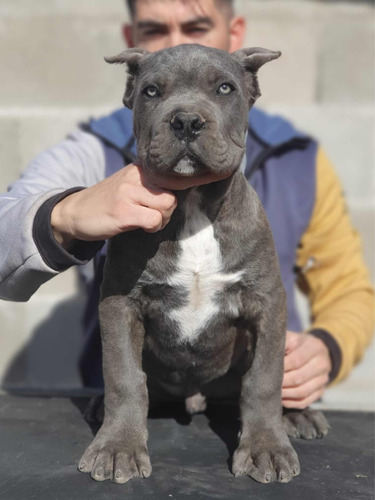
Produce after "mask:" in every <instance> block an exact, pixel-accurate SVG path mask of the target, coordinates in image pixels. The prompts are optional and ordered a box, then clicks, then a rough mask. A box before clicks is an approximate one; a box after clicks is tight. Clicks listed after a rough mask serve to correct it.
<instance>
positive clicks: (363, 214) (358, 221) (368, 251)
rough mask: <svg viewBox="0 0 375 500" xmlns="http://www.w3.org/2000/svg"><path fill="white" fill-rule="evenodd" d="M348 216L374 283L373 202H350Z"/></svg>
mask: <svg viewBox="0 0 375 500" xmlns="http://www.w3.org/2000/svg"><path fill="white" fill-rule="evenodd" d="M349 210H350V217H351V220H352V223H353V225H354V227H355V228H356V229H357V231H358V232H359V234H360V235H361V238H362V244H363V257H364V260H365V263H366V265H367V268H368V270H369V273H370V279H371V281H372V283H374V284H375V259H374V255H375V203H374V200H371V201H370V202H369V203H366V204H363V203H351V204H350V206H349Z"/></svg>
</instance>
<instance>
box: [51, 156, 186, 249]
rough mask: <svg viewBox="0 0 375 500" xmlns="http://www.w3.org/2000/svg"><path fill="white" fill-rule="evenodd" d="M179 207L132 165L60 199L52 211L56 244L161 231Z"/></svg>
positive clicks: (174, 199)
mask: <svg viewBox="0 0 375 500" xmlns="http://www.w3.org/2000/svg"><path fill="white" fill-rule="evenodd" d="M176 205H177V201H176V197H175V195H174V194H173V193H171V192H170V191H166V190H162V189H159V188H157V187H154V186H151V185H149V184H147V182H146V181H145V179H144V178H143V176H142V171H141V169H140V168H139V167H137V166H135V165H132V164H130V165H128V166H127V167H125V168H123V169H121V170H120V171H118V172H116V173H115V174H113V175H111V176H110V177H108V178H107V179H104V180H103V181H101V182H99V183H98V184H95V186H92V187H90V188H87V189H83V190H82V191H78V192H76V193H73V194H71V195H69V196H67V197H66V198H64V199H63V200H61V201H60V202H59V203H58V204H57V205H56V206H55V207H54V209H53V211H52V215H51V225H52V229H53V232H54V236H55V238H56V239H57V241H58V242H59V243H60V244H62V245H63V246H64V247H65V248H68V246H69V244H70V242H71V241H72V240H74V239H79V240H85V241H99V240H104V239H106V238H110V237H112V236H115V235H117V234H119V233H122V232H124V231H130V230H132V229H139V228H142V229H144V230H145V231H147V232H150V233H153V232H156V231H159V230H160V229H162V228H163V227H165V225H166V224H167V223H168V222H169V220H170V218H171V216H172V213H173V211H174V209H175V208H176Z"/></svg>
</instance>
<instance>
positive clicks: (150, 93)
mask: <svg viewBox="0 0 375 500" xmlns="http://www.w3.org/2000/svg"><path fill="white" fill-rule="evenodd" d="M143 93H144V94H146V95H147V97H151V98H152V97H159V96H160V92H159V89H158V88H157V87H155V85H149V86H148V87H146V88H145V89H144V91H143Z"/></svg>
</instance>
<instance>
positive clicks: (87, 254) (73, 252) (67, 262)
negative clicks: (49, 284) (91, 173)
mask: <svg viewBox="0 0 375 500" xmlns="http://www.w3.org/2000/svg"><path fill="white" fill-rule="evenodd" d="M82 189H84V188H82V187H76V188H71V189H68V190H67V191H64V192H62V193H59V194H57V195H55V196H52V197H51V198H49V199H48V200H46V201H45V202H44V203H43V204H42V205H41V206H40V208H39V210H38V211H37V213H36V215H35V218H34V224H33V239H34V242H35V245H36V247H37V249H38V251H39V253H40V256H41V257H42V259H43V260H44V262H45V263H46V264H47V265H48V266H49V267H50V268H52V269H54V270H55V271H65V270H66V269H68V268H69V267H71V266H74V265H82V264H86V263H87V262H88V261H89V260H91V259H92V258H93V257H94V255H95V254H96V253H97V252H98V251H99V250H100V249H101V247H102V246H103V245H104V241H81V240H76V239H71V241H70V242H69V244H68V248H64V246H63V245H62V244H60V242H59V241H58V239H57V238H56V237H55V234H54V232H53V229H52V225H51V215H52V211H53V209H54V207H55V206H56V205H57V204H58V203H59V202H60V201H61V200H62V199H64V198H66V197H67V196H69V195H70V194H73V193H75V192H78V191H80V190H82Z"/></svg>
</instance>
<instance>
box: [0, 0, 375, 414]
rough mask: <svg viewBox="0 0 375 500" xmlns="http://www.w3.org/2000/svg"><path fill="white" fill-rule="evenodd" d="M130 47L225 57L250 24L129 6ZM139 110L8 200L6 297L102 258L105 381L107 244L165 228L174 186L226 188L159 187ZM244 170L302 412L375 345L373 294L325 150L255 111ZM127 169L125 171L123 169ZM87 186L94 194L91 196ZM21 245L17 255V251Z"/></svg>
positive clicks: (92, 355)
mask: <svg viewBox="0 0 375 500" xmlns="http://www.w3.org/2000/svg"><path fill="white" fill-rule="evenodd" d="M128 4H129V8H130V11H131V15H132V24H131V25H126V26H125V27H124V37H125V40H126V42H127V44H128V46H129V47H132V46H140V47H143V48H145V49H148V50H150V51H154V50H158V49H162V48H166V47H169V46H172V45H177V44H180V43H200V44H202V45H208V46H212V47H217V48H220V49H224V50H228V51H230V52H232V51H234V50H236V49H238V48H240V47H241V46H242V42H243V37H244V32H245V21H244V19H243V18H242V17H238V16H235V15H234V12H233V5H232V2H231V1H230V0H152V1H150V0H133V1H128ZM131 128H132V123H131V113H130V112H129V110H127V109H122V110H120V111H117V112H115V113H113V114H112V115H110V116H109V117H105V118H103V119H101V120H96V121H91V122H90V123H89V124H87V125H86V126H85V127H83V129H81V130H77V131H75V132H73V133H72V134H71V135H70V136H69V138H68V139H67V140H66V141H64V142H62V143H61V144H59V145H58V146H56V147H54V148H53V149H51V150H49V151H46V152H45V153H43V154H42V155H40V156H39V157H37V158H36V159H35V160H34V161H33V162H32V163H31V164H30V165H29V167H28V169H27V170H26V172H25V174H24V175H23V177H22V178H21V179H20V180H19V181H17V182H15V183H14V184H13V186H11V188H10V190H9V192H8V194H6V195H3V196H2V197H0V214H1V220H2V224H1V232H0V238H1V245H2V248H3V249H4V248H5V249H7V250H6V251H5V252H4V251H2V254H1V256H0V273H1V280H0V296H1V297H2V298H4V299H8V300H27V299H28V298H29V297H30V296H31V295H32V293H34V291H35V290H36V289H37V288H38V287H39V286H40V285H41V284H42V283H43V282H45V281H46V280H48V279H50V278H51V277H52V276H54V275H55V274H57V273H58V272H61V271H63V270H65V269H67V268H68V267H70V266H72V265H79V266H80V265H82V264H85V263H86V262H87V261H88V260H89V259H91V258H92V257H94V256H95V264H96V275H95V278H94V279H93V280H89V283H88V289H89V294H90V296H89V303H88V309H87V314H86V317H85V327H86V330H87V342H86V348H85V352H84V356H83V358H82V372H83V377H84V380H85V382H86V383H87V384H88V385H101V384H102V375H101V371H100V365H101V359H100V337H99V330H98V320H97V312H96V309H97V303H98V293H99V292H98V290H99V284H100V281H101V273H102V267H103V262H104V258H105V249H104V248H103V240H104V239H106V238H109V237H111V236H114V235H116V234H118V233H120V232H122V231H129V230H133V229H138V228H142V229H143V230H145V231H149V232H156V231H158V230H160V229H161V228H162V227H164V226H165V225H166V224H167V223H168V221H169V219H170V217H171V214H172V213H173V210H174V209H175V207H176V198H175V195H174V194H173V191H174V190H178V189H186V188H188V187H190V186H191V185H193V184H203V183H207V182H213V181H215V180H219V178H214V177H212V176H211V177H202V178H199V179H194V180H193V181H192V180H186V179H179V180H176V181H173V182H169V183H168V184H163V185H156V183H155V182H156V181H155V180H153V181H152V182H151V181H150V179H146V178H145V177H144V175H143V173H142V170H141V168H139V167H138V166H136V165H134V164H133V163H132V161H133V160H134V159H135V153H136V151H135V144H134V139H133V137H132V131H131ZM246 149H247V157H246V164H245V165H244V172H245V175H246V177H247V179H248V180H249V182H250V183H251V184H252V185H253V187H254V188H255V189H256V191H257V192H258V194H259V196H260V198H261V200H262V202H263V204H264V206H265V209H266V212H267V215H268V217H269V219H270V224H271V228H272V230H273V232H274V236H275V243H276V248H277V251H278V255H279V260H280V264H281V271H282V277H283V281H284V286H285V288H286V291H287V295H288V318H289V323H288V328H289V331H288V332H287V341H286V355H285V375H284V380H283V391H282V398H283V405H284V406H285V407H289V408H305V407H306V406H308V405H309V404H311V403H313V402H314V401H316V400H317V399H318V398H319V397H320V396H321V395H322V394H323V392H324V390H325V388H326V386H327V384H328V383H329V382H331V383H332V382H336V381H338V380H341V379H342V378H344V377H345V376H346V375H347V374H348V373H349V372H350V370H351V368H352V367H353V365H354V363H355V362H357V361H358V360H359V359H360V357H361V355H362V353H363V351H364V349H365V347H366V346H367V344H368V343H369V341H370V339H371V336H372V333H373V328H374V319H373V305H374V304H373V290H372V288H371V285H370V283H369V280H368V276H367V271H366V269H365V267H364V265H363V262H362V259H361V255H360V244H359V239H358V236H357V235H356V234H355V232H354V231H353V229H352V227H351V225H350V222H349V219H348V215H347V213H346V210H345V204H344V200H343V198H342V195H341V187H340V185H339V182H338V180H337V178H336V176H335V174H334V172H333V170H332V167H331V165H330V164H329V162H328V160H327V158H326V157H325V155H324V153H323V151H322V150H321V148H320V147H319V146H318V145H317V144H316V143H315V141H313V140H312V139H310V138H308V137H305V136H303V135H302V134H300V133H299V132H297V131H296V130H294V129H293V127H292V126H291V125H290V124H289V123H287V122H285V121H284V120H281V119H280V118H273V117H268V116H267V115H265V114H264V113H262V112H260V111H259V110H257V109H254V110H252V111H251V113H250V122H249V134H248V139H247V144H246ZM126 164H128V165H127V166H126V168H123V166H124V165H126ZM82 187H85V188H86V189H83V188H82ZM10 249H12V250H10ZM296 279H298V282H299V284H300V286H301V287H303V288H304V289H305V291H306V293H308V294H309V298H310V301H311V308H312V326H311V328H310V329H309V331H308V332H302V331H301V330H302V327H301V323H300V320H299V318H298V313H297V310H296V306H295V299H294V294H293V293H294V292H293V287H294V282H295V280H296Z"/></svg>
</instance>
